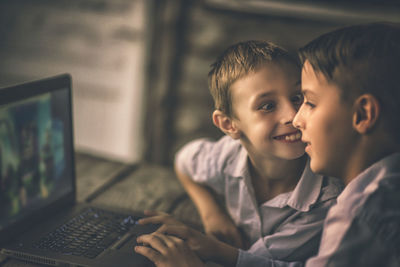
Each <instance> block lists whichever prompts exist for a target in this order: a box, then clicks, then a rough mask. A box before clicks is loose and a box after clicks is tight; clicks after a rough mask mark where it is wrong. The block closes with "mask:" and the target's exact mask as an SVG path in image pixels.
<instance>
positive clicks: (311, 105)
mask: <svg viewBox="0 0 400 267" xmlns="http://www.w3.org/2000/svg"><path fill="white" fill-rule="evenodd" d="M304 105H306V106H309V107H310V108H315V105H314V104H312V103H310V102H308V101H304Z"/></svg>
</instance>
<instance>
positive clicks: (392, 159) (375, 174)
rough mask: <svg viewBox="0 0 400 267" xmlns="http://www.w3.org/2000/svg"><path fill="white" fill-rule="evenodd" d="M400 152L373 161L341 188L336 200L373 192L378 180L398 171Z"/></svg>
mask: <svg viewBox="0 0 400 267" xmlns="http://www.w3.org/2000/svg"><path fill="white" fill-rule="evenodd" d="M399 162H400V153H393V154H391V155H389V156H387V157H384V158H383V159H381V160H379V161H377V162H375V163H374V164H372V165H371V166H369V167H368V168H367V169H365V170H364V171H363V172H361V173H360V174H359V175H357V177H356V178H354V179H353V180H352V181H351V182H350V183H349V184H348V185H347V186H346V188H345V189H344V190H343V192H342V193H341V194H340V196H339V197H338V199H337V201H338V203H339V202H343V201H346V199H348V198H349V197H351V196H352V195H355V194H360V193H363V192H366V193H368V192H373V191H375V190H376V188H377V187H378V184H379V182H380V180H382V179H383V178H384V177H386V176H387V175H388V174H390V173H393V172H397V173H398V172H400V164H399Z"/></svg>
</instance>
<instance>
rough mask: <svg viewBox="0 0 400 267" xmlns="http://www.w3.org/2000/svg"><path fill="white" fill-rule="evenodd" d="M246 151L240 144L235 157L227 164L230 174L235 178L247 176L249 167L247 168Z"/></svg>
mask: <svg viewBox="0 0 400 267" xmlns="http://www.w3.org/2000/svg"><path fill="white" fill-rule="evenodd" d="M247 162H248V153H247V151H246V149H245V148H244V147H243V146H240V150H239V151H238V153H237V154H236V157H234V159H233V160H232V161H230V162H229V163H228V164H229V165H230V166H229V169H231V170H232V173H231V176H232V177H236V178H244V177H247V176H249V177H250V173H249V168H248V164H247Z"/></svg>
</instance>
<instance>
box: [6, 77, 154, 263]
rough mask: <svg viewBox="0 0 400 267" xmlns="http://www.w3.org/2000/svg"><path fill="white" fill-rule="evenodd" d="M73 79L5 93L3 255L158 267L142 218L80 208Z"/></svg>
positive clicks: (38, 83)
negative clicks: (147, 248) (148, 251)
mask: <svg viewBox="0 0 400 267" xmlns="http://www.w3.org/2000/svg"><path fill="white" fill-rule="evenodd" d="M71 99H72V97H71V77H70V76H69V75H68V74H64V75H60V76H57V77H53V78H48V79H44V80H40V81H35V82H30V83H26V84H22V85H17V86H12V87H8V88H4V89H0V248H1V253H2V254H4V255H7V256H10V257H13V258H18V259H22V260H24V261H29V262H35V263H39V264H45V265H51V266H79V267H83V266H99V267H101V266H119V267H124V266H151V265H152V263H150V261H148V260H147V259H146V258H145V257H143V256H141V255H139V254H136V253H134V250H133V247H134V245H135V240H136V237H137V236H138V235H140V234H143V233H149V232H152V231H154V230H155V229H156V227H157V226H155V225H147V226H142V225H137V223H136V221H137V219H138V218H139V217H140V216H141V215H140V214H132V213H131V212H125V211H115V210H113V211H112V212H111V211H107V210H104V209H99V208H98V207H91V206H89V205H88V204H85V203H76V201H75V199H76V188H75V185H76V182H75V179H76V178H75V168H74V148H73V128H72V125H73V124H72V103H71V101H72V100H71Z"/></svg>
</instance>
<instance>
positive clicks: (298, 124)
mask: <svg viewBox="0 0 400 267" xmlns="http://www.w3.org/2000/svg"><path fill="white" fill-rule="evenodd" d="M301 107H302V106H301ZM301 107H300V109H299V110H298V111H297V113H296V115H295V116H294V118H293V122H292V124H293V126H294V127H295V128H297V129H299V130H301V129H304V123H303V120H302V116H301V112H302V109H301Z"/></svg>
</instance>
